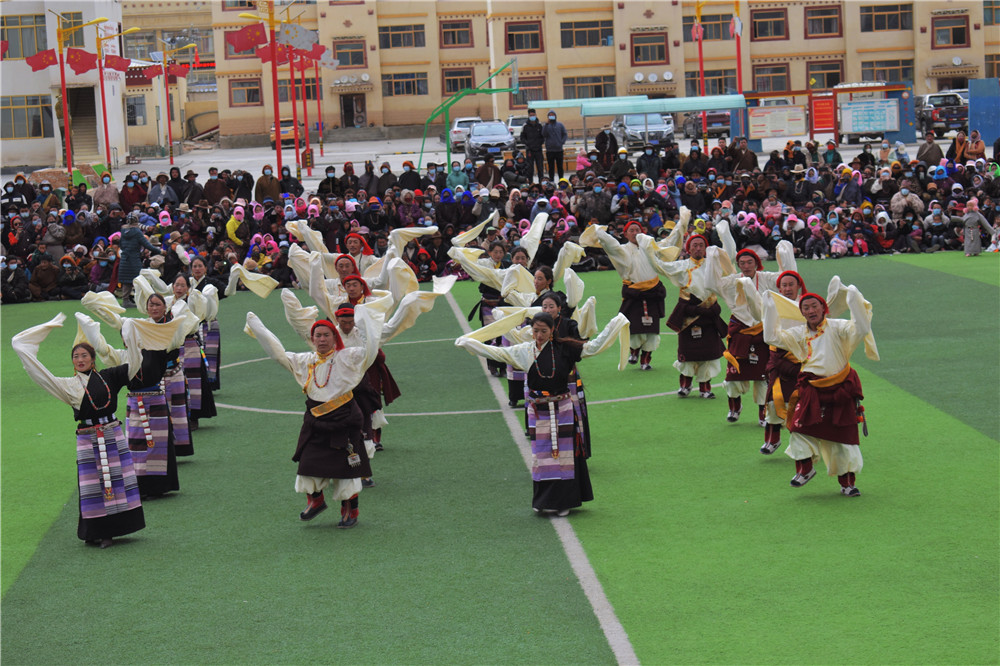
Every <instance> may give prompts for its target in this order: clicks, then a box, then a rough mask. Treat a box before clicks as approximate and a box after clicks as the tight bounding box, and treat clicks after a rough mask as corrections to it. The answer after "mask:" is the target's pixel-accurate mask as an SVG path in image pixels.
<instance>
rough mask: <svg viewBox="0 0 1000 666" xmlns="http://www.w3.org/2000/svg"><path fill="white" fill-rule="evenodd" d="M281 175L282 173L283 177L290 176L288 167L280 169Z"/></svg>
mask: <svg viewBox="0 0 1000 666" xmlns="http://www.w3.org/2000/svg"><path fill="white" fill-rule="evenodd" d="M281 175H282V177H283V178H288V177H290V176H291V175H292V172H291V171H289V170H288V169H282V170H281Z"/></svg>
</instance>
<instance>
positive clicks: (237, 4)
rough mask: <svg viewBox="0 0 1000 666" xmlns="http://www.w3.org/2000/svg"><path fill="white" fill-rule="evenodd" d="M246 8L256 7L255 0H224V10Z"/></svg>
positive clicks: (231, 10)
mask: <svg viewBox="0 0 1000 666" xmlns="http://www.w3.org/2000/svg"><path fill="white" fill-rule="evenodd" d="M245 9H256V3H254V1H253V0H222V11H224V12H235V11H243V10H245Z"/></svg>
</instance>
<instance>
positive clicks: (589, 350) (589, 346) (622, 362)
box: [581, 312, 629, 370]
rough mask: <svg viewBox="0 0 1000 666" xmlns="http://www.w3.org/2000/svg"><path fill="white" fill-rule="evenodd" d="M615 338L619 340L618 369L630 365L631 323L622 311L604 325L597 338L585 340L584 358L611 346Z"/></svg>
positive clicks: (582, 355)
mask: <svg viewBox="0 0 1000 666" xmlns="http://www.w3.org/2000/svg"><path fill="white" fill-rule="evenodd" d="M615 340H617V341H618V349H619V354H618V369H619V370H624V369H625V368H626V366H627V365H628V352H629V324H628V317H626V316H625V315H623V314H622V313H620V312H619V313H618V314H616V315H615V316H614V317H613V318H612V319H611V321H609V322H608V325H607V326H605V327H604V330H603V331H601V332H600V333H599V334H598V336H597V337H596V338H594V339H593V340H590V341H588V342H585V343H584V345H583V353H582V354H581V357H582V358H589V357H591V356H596V355H597V354H600V353H601V352H603V351H605V350H606V349H608V348H609V347H611V346H612V345H613V344H614V343H615Z"/></svg>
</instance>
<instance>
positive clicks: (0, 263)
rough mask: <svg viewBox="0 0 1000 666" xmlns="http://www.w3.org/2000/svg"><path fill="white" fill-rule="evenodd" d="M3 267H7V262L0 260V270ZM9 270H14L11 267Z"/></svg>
mask: <svg viewBox="0 0 1000 666" xmlns="http://www.w3.org/2000/svg"><path fill="white" fill-rule="evenodd" d="M4 268H7V262H6V261H0V270H3V269H4ZM11 270H14V269H13V267H11Z"/></svg>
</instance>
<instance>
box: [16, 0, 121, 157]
mask: <svg viewBox="0 0 1000 666" xmlns="http://www.w3.org/2000/svg"><path fill="white" fill-rule="evenodd" d="M0 8H2V10H3V11H2V15H0V32H2V36H0V39H2V40H3V41H4V42H6V44H7V52H6V53H5V54H4V56H3V62H2V63H0V161H2V165H3V166H4V167H18V166H52V165H65V149H64V146H63V140H62V137H63V133H64V131H65V126H64V123H63V112H62V88H61V85H60V77H59V66H58V64H56V65H52V66H50V67H48V68H46V69H43V70H41V71H38V72H32V71H31V67H30V66H29V65H28V64H27V63H26V62H25V58H29V57H31V56H34V55H36V54H38V53H40V52H43V51H46V50H48V49H53V48H54V49H56V51H57V52H58V43H57V36H56V30H57V28H58V27H59V26H58V22H59V21H61V20H62V19H60V18H59V17H58V16H56V15H55V14H53V13H52V12H55V13H57V14H60V15H61V16H62V17H64V18H65V23H64V27H66V28H71V27H74V26H79V25H83V24H85V23H88V22H90V21H93V20H95V19H97V18H106V19H108V20H107V21H106V22H104V23H100V24H97V25H93V26H87V27H85V28H82V29H80V30H77V31H76V32H74V33H72V34H71V35H68V37H67V40H66V43H65V44H64V46H65V48H79V49H83V50H85V51H87V52H90V53H96V52H97V36H98V31H100V34H101V35H102V36H110V35H115V34H117V33H120V32H121V23H122V6H121V3H120V2H119V1H118V0H65V1H62V2H56V1H48V0H37V1H36V0H24V1H22V2H5V3H3V5H2V7H0ZM102 43H103V48H104V52H105V53H108V54H111V55H118V54H119V53H120V41H119V38H113V39H107V40H104V41H103V42H102ZM65 71H66V97H67V105H68V108H69V117H70V123H69V126H70V137H71V143H70V147H71V150H72V155H73V162H74V164H77V165H79V164H92V163H105V162H107V161H108V160H107V156H106V155H105V144H104V131H105V128H104V120H103V114H102V112H101V88H100V80H99V77H98V70H97V69H92V70H90V71H89V72H85V73H83V74H80V75H77V74H75V73H74V72H73V70H72V69H71V67H70V65H69V64H68V63H67V64H66V68H65ZM124 85H125V75H124V74H123V73H121V72H118V71H115V70H105V72H104V88H105V96H104V100H105V103H106V109H107V130H108V138H109V143H110V147H111V161H112V162H115V161H120V162H124V161H125V155H126V152H127V145H128V143H127V135H126V131H125V110H124V107H123V105H122V94H123V89H124Z"/></svg>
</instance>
